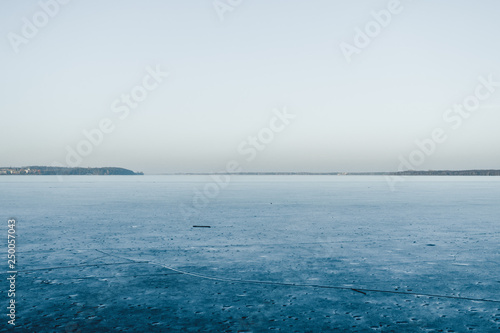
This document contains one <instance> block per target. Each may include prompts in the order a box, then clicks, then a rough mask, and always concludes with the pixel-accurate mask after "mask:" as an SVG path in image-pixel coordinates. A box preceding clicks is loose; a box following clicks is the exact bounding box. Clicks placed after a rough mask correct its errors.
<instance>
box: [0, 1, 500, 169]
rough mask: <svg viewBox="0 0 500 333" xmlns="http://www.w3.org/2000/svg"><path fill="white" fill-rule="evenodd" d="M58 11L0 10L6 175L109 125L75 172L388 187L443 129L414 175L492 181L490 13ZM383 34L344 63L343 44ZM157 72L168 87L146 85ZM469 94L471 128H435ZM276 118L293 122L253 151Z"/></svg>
mask: <svg viewBox="0 0 500 333" xmlns="http://www.w3.org/2000/svg"><path fill="white" fill-rule="evenodd" d="M62 2H63V1H62V0H61V3H59V2H56V0H41V1H40V2H38V1H28V0H25V1H1V2H0V33H1V35H2V36H3V37H2V39H1V42H0V59H1V63H2V72H1V74H2V75H0V89H1V91H2V98H1V99H0V110H1V111H0V112H1V122H0V142H1V144H0V166H26V165H53V164H57V163H59V164H62V165H68V163H67V161H66V159H67V156H68V148H69V149H73V150H75V151H77V147H78V145H80V148H81V147H83V146H85V144H82V141H85V140H87V139H86V137H85V136H84V134H83V131H84V130H87V131H91V130H92V129H97V128H99V123H100V122H101V121H102V120H103V119H109V120H110V121H111V122H112V126H113V130H112V131H109V133H104V134H103V136H102V140H98V141H96V142H97V144H92V143H90V144H91V146H90V147H91V151H90V153H88V155H86V156H80V157H81V160H80V161H77V163H76V164H75V165H78V166H84V167H87V166H91V167H100V166H120V167H125V168H129V169H132V170H134V171H144V172H145V173H169V172H217V171H224V168H225V166H226V164H227V162H228V161H230V160H236V161H238V162H240V164H241V167H242V171H309V172H326V171H395V170H397V169H398V166H399V164H400V160H399V158H400V156H402V157H404V158H409V156H410V154H412V152H413V151H415V150H416V149H419V148H418V146H417V145H416V143H415V141H416V140H425V139H426V138H431V137H432V132H433V131H434V130H435V129H436V128H441V129H443V130H444V132H445V135H446V137H447V139H446V140H445V141H444V142H441V143H437V144H436V147H435V149H433V151H432V153H430V154H428V155H426V156H425V160H424V161H422V163H421V164H420V165H418V166H416V167H415V169H420V170H428V169H472V168H474V169H489V168H496V169H500V154H499V152H498V147H499V143H500V131H499V130H498V128H499V127H500V45H499V44H498V32H499V31H500V20H498V13H500V2H498V1H495V0H484V1H466V0H458V1H457V0H453V1H452V0H448V1H439V2H436V1H431V0H427V1H424V0H419V1H410V0H401V1H400V4H399V5H398V7H397V10H395V13H392V14H390V15H391V17H390V21H385V22H383V23H384V25H385V26H382V25H381V24H380V23H375V24H374V22H376V21H375V19H374V16H373V15H372V12H373V11H375V12H378V13H380V11H388V9H389V8H393V7H391V6H395V5H391V4H390V3H391V1H374V0H370V1H361V0H359V1H333V0H311V1H305V0H301V1H299V0H275V1H273V0H252V1H250V0H243V1H240V2H238V1H236V0H220V1H211V0H205V1H182V0H177V1H169V0H161V1H160V0H148V1H139V0H135V1H132V0H114V1H102V0H100V1H98V0H85V1H78V0H72V1H67V0H65V2H67V3H65V4H62ZM214 3H215V4H218V5H219V12H218V11H217V10H216V9H215V7H214ZM41 4H45V5H43V6H42V5H41ZM54 4H57V5H54ZM224 6H226V7H224ZM228 6H230V7H228ZM42 7H46V8H45V11H47V12H49V14H51V15H48V14H46V13H45V12H44V11H43V10H44V9H43V8H42ZM57 7H59V8H57ZM220 8H225V9H227V11H225V12H221V11H220V10H221V9H220ZM228 8H229V9H230V10H228ZM394 8H396V7H394ZM389 13H390V12H389ZM221 15H222V17H223V20H221ZM37 20H38V21H37ZM370 22H371V23H370ZM34 23H37V25H39V27H37V26H36V25H35V26H31V27H30V25H32V24H34ZM377 24H378V27H379V28H380V29H379V30H378V31H375V32H373V31H372V32H371V34H372V36H373V37H368V38H370V40H371V41H370V43H369V45H367V46H365V45H363V47H358V48H357V53H354V54H352V57H350V60H351V61H350V62H348V61H347V59H346V57H345V56H344V54H343V52H342V50H341V47H340V45H341V43H345V44H343V45H346V44H349V45H352V47H356V45H355V42H354V40H355V36H356V34H357V31H358V30H356V29H357V28H359V29H361V30H362V31H365V28H366V27H367V26H371V27H375V28H374V29H376V27H377ZM33 27H34V28H35V32H33V29H32V28H33ZM30 28H31V30H30ZM358 45H359V44H358ZM16 51H17V52H16ZM147 68H149V70H148V69H147ZM156 68H159V69H160V70H161V71H163V72H168V73H169V74H168V76H166V77H163V74H162V75H161V76H160V77H159V79H158V81H154V79H153V78H151V77H149V78H148V77H146V76H147V75H149V74H148V73H149V72H148V71H154V70H155V69H156ZM479 77H483V78H484V79H488V77H490V80H491V81H493V82H499V84H498V85H497V86H495V85H494V84H493V85H492V86H491V84H490V86H489V88H490V89H491V91H489V90H488V87H484V86H483V87H479V88H478V86H480V85H481V82H482V81H480V79H478V78H479ZM145 78H146V85H147V86H148V87H150V88H151V91H147V90H144V88H140V86H142V85H143V81H144V79H145ZM134 89H135V91H136V93H137V94H139V92H141V91H142V92H144V91H147V96H141V98H142V97H144V98H142V99H143V100H142V99H141V101H140V102H139V103H137V107H135V108H133V109H131V108H129V109H130V113H129V114H128V116H127V117H125V118H124V119H121V118H120V116H123V114H124V113H123V112H124V111H123V112H114V111H113V108H112V104H113V103H115V101H116V104H115V107H118V106H121V107H122V110H123V107H124V106H125V105H126V104H124V103H125V102H122V101H121V100H120V99H121V98H122V95H127V94H128V95H130V94H131V92H132V91H133V90H134ZM141 89H142V90H141ZM477 89H480V92H481V93H482V96H483V97H484V98H483V99H482V100H481V101H480V105H479V106H478V108H477V109H476V110H475V111H473V112H470V116H469V115H468V114H467V117H463V119H462V120H460V124H458V120H457V118H456V117H457V115H458V114H456V113H453V114H450V113H448V121H447V120H445V119H444V118H443V115H445V114H446V110H447V109H449V108H452V107H453V106H454V105H456V104H461V103H463V102H464V99H466V98H467V97H470V96H474V94H475V93H476V91H477ZM486 95H488V96H486ZM137 96H140V95H137ZM138 98H139V97H138ZM470 100H471V99H470V98H469V101H470ZM125 108H127V107H125ZM283 108H286V110H287V112H288V113H289V114H293V115H294V116H295V118H293V120H290V121H289V124H286V126H284V125H283V124H282V125H283V126H284V128H282V130H281V131H279V132H275V133H274V132H273V133H274V134H273V136H274V138H273V139H271V140H267V139H269V137H266V140H267V141H269V142H267V141H266V142H267V143H266V144H265V145H264V146H265V149H263V150H257V149H256V148H251V147H252V145H251V143H250V141H248V140H249V139H248V137H249V136H255V137H258V134H259V133H261V132H262V130H263V129H264V131H266V130H265V128H269V126H270V124H271V122H273V121H275V120H273V118H274V117H276V116H275V113H274V112H275V111H273V110H275V109H278V110H283ZM115 111H116V110H115ZM452 116H453V117H455V118H451V117H452ZM452 119H454V121H452ZM108 125H109V124H108ZM454 127H457V128H456V129H454ZM266 133H267V134H269V130H267V132H266ZM87 142H88V141H87ZM242 146H243V147H244V148H245V151H247V152H248V151H249V149H250V150H251V149H254V150H255V156H254V157H253V158H252V159H251V160H250V161H248V160H247V159H248V157H249V156H250V154H248V155H245V154H242V153H241V152H238V147H242ZM86 147H87V148H88V146H86ZM70 161H71V159H70ZM72 161H73V162H75V159H73V160H72Z"/></svg>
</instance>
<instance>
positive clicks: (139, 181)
mask: <svg viewBox="0 0 500 333" xmlns="http://www.w3.org/2000/svg"><path fill="white" fill-rule="evenodd" d="M207 184H209V185H207ZM204 189H208V191H207V194H203V191H204ZM0 207H1V210H0V211H1V213H2V217H3V220H4V222H3V223H5V227H6V226H7V220H8V218H10V217H15V218H16V219H17V221H18V222H17V237H18V239H17V242H18V243H17V246H18V247H17V251H18V267H17V269H18V271H19V273H18V279H17V293H16V295H17V296H16V302H17V315H18V318H17V320H16V323H17V325H16V328H17V329H19V330H21V331H23V330H26V331H37V332H43V331H50V332H52V331H60V332H79V331H81V332H88V331H106V330H107V331H137V332H139V331H171V332H196V331H202V332H206V331H215V332H265V331H269V330H279V331H283V332H294V331H297V332H306V331H309V332H330V331H346V330H347V331H352V332H364V331H372V330H373V331H379V332H435V331H439V330H442V331H443V332H467V331H476V332H498V330H499V329H500V177H499V178H497V177H422V176H419V177H406V178H405V180H404V181H403V182H401V183H398V184H397V185H396V190H395V191H391V189H390V187H389V185H388V184H387V182H386V180H385V179H384V178H383V177H372V176H359V177H357V176H232V177H231V180H230V182H229V184H228V185H227V186H226V187H225V188H223V189H219V190H217V187H216V182H215V181H214V180H213V179H212V178H210V176H72V177H63V178H62V181H60V180H59V179H58V178H57V177H55V176H4V177H0ZM195 225H197V226H210V228H195V227H193V226H195ZM4 230H6V229H4ZM2 249H4V250H3V251H5V252H4V253H7V245H6V237H2ZM3 265H4V268H2V272H5V271H6V270H7V262H6V260H5V263H4V264H3ZM5 275H6V274H5V273H3V276H5ZM5 286H7V283H5ZM2 297H3V299H4V301H3V304H7V303H6V302H7V300H6V293H5V292H3V293H2ZM4 309H5V308H4ZM7 326H8V325H7V320H6V319H5V316H4V319H2V322H0V330H4V329H5V328H7Z"/></svg>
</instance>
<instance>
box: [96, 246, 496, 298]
mask: <svg viewBox="0 0 500 333" xmlns="http://www.w3.org/2000/svg"><path fill="white" fill-rule="evenodd" d="M99 252H102V253H104V254H106V252H103V251H99ZM110 255H111V254H110ZM113 256H114V257H117V258H121V259H128V260H132V261H135V260H134V259H129V258H124V257H119V256H116V255H113ZM137 262H138V263H139V262H140V263H144V261H137ZM146 263H148V264H151V265H155V266H161V267H163V268H166V269H169V270H171V271H174V272H177V273H180V274H183V275H189V276H193V277H197V278H201V279H206V280H213V281H221V282H236V283H250V284H265V285H275V286H288V287H313V288H322V289H337V290H350V291H355V292H358V293H361V294H365V295H366V292H374V293H385V294H400V295H413V296H425V297H436V298H448V299H460V300H468V301H476V302H489V303H500V301H498V300H490V299H484V298H472V297H461V296H449V295H437V294H425V293H414V292H408V291H392V290H379V289H364V288H351V287H339V286H325V285H319V284H300V283H286V282H272V281H259V280H242V279H232V278H219V277H212V276H207V275H202V274H197V273H190V272H186V271H182V270H180V269H176V268H173V267H170V266H167V265H164V264H160V263H155V262H152V261H146Z"/></svg>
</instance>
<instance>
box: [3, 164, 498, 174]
mask: <svg viewBox="0 0 500 333" xmlns="http://www.w3.org/2000/svg"><path fill="white" fill-rule="evenodd" d="M136 175H144V173H143V172H134V171H132V170H129V169H125V168H119V167H102V168H66V167H47V166H29V167H15V168H14V167H9V168H1V167H0V176H136ZM149 175H151V176H211V175H214V176H216V175H231V176H500V170H495V169H487V170H479V169H478V170H427V171H415V170H408V171H396V172H235V173H217V172H176V173H159V174H149Z"/></svg>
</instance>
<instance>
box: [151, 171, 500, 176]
mask: <svg viewBox="0 0 500 333" xmlns="http://www.w3.org/2000/svg"><path fill="white" fill-rule="evenodd" d="M158 175H165V176H167V175H169V176H175V175H178V176H210V175H235V176H237V175H240V176H500V170H493V169H492V170H429V171H413V170H412V171H397V172H236V173H215V172H189V173H182V172H178V173H164V174H158Z"/></svg>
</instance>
